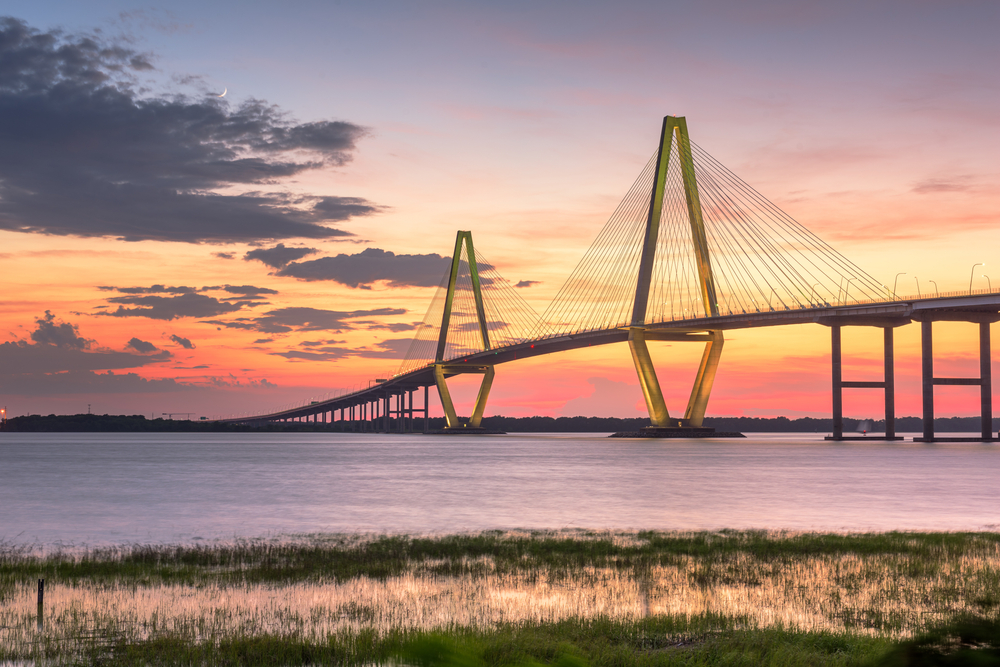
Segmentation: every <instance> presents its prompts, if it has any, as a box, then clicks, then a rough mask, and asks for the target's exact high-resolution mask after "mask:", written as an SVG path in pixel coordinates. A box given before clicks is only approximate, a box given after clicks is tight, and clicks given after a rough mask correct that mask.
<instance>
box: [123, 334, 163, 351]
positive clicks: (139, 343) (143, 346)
mask: <svg viewBox="0 0 1000 667" xmlns="http://www.w3.org/2000/svg"><path fill="white" fill-rule="evenodd" d="M125 347H130V348H132V349H133V350H135V351H136V352H140V353H142V354H149V353H150V352H156V351H157V350H159V348H158V347H156V346H155V345H153V344H152V343H147V342H146V341H144V340H139V339H138V338H135V337H133V338H132V340H130V341H129V342H128V343H127V344H126V345H125Z"/></svg>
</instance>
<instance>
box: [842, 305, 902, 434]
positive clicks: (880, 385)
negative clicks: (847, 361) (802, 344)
mask: <svg viewBox="0 0 1000 667" xmlns="http://www.w3.org/2000/svg"><path fill="white" fill-rule="evenodd" d="M906 323H907V321H895V320H892V321H887V322H882V323H878V322H873V323H871V324H861V323H851V324H853V325H854V326H872V327H880V328H881V329H882V341H883V342H882V346H883V347H882V349H883V371H882V373H883V374H882V380H881V381H870V382H869V381H845V380H844V378H843V362H842V353H841V329H842V328H843V327H844V326H849V325H848V324H844V323H830V322H823V324H827V325H828V326H829V327H830V341H831V350H830V370H831V376H832V384H833V387H832V388H833V401H832V402H833V435H831V436H827V437H826V438H825V439H826V440H902V439H903V438H902V437H899V436H897V435H896V376H895V370H894V359H893V357H894V349H893V329H894V328H895V327H898V326H902V325H904V324H906ZM844 389H882V390H883V392H884V393H885V435H871V436H869V435H867V434H866V435H861V436H856V435H849V436H845V435H844Z"/></svg>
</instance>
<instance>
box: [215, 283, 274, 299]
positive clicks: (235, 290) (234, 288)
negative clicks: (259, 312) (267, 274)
mask: <svg viewBox="0 0 1000 667" xmlns="http://www.w3.org/2000/svg"><path fill="white" fill-rule="evenodd" d="M222 290H223V291H225V292H229V293H230V294H239V295H240V296H243V297H247V298H249V297H255V296H261V295H263V294H277V293H278V290H276V289H270V288H268V287H254V286H253V285H225V286H224V287H223V288H222Z"/></svg>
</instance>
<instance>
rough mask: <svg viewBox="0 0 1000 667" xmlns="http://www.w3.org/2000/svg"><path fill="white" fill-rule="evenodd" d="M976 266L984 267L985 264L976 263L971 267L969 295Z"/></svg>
mask: <svg viewBox="0 0 1000 667" xmlns="http://www.w3.org/2000/svg"><path fill="white" fill-rule="evenodd" d="M977 266H986V262H976V263H975V264H973V265H972V273H970V274H969V294H972V279H973V278H974V277H975V276H976V267H977Z"/></svg>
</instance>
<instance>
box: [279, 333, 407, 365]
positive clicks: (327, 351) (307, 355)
mask: <svg viewBox="0 0 1000 667" xmlns="http://www.w3.org/2000/svg"><path fill="white" fill-rule="evenodd" d="M341 342H342V341H341ZM411 342H412V341H411V340H410V339H409V338H391V339H389V340H383V341H381V342H379V343H376V344H375V345H372V346H370V347H362V348H351V347H336V346H328V347H310V348H309V349H308V350H288V351H286V352H272V353H271V354H273V355H274V356H276V357H284V358H285V359H291V360H302V361H336V360H338V359H344V358H346V357H363V358H366V359H403V358H404V357H405V356H406V352H407V351H408V350H409V349H410V343H411ZM303 345H307V343H303Z"/></svg>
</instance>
